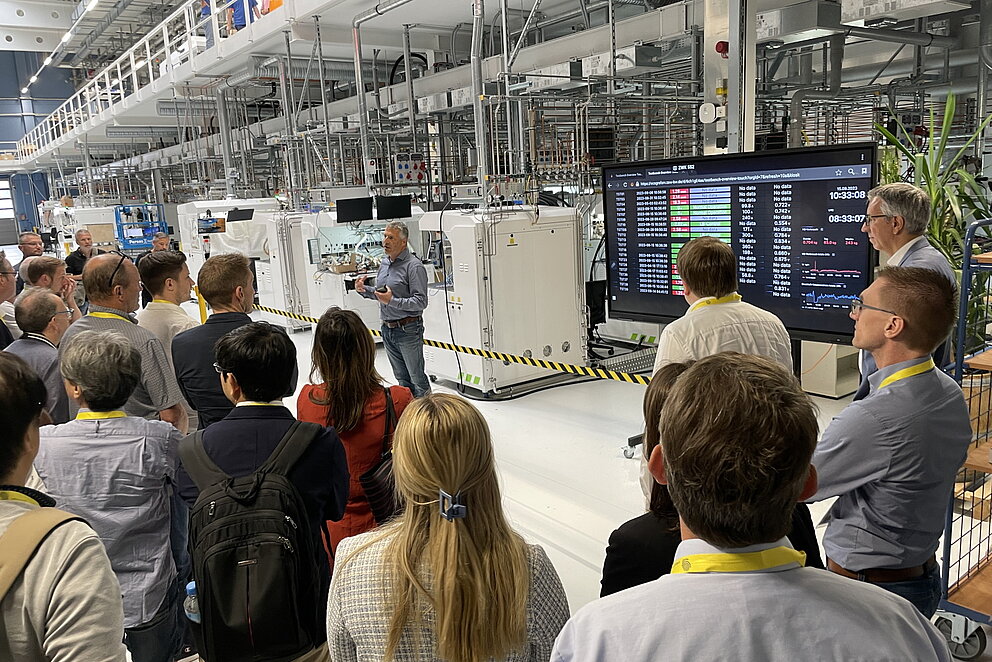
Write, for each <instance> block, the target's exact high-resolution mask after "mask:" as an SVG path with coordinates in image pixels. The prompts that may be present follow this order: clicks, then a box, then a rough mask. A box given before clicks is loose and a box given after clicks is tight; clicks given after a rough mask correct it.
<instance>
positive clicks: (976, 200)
mask: <svg viewBox="0 0 992 662" xmlns="http://www.w3.org/2000/svg"><path fill="white" fill-rule="evenodd" d="M955 109H956V99H955V97H954V95H948V97H947V100H946V102H945V104H944V114H943V120H942V122H941V124H940V126H937V122H936V119H935V117H934V112H933V108H932V107H931V109H930V122H929V126H928V127H927V129H928V134H929V137H928V140H927V143H926V147H925V148H923V149H917V148H916V140H915V137H914V135H913V133H912V132H911V131H910V130H909V129H908V128H907V127H906V126H905V125H903V123H902V122H900V121H898V120H897V121H896V124H897V126H898V132H897V133H898V134H900V135H896V134H894V133H892V132H891V131H889V130H888V129H887V128H886V127H884V126H882V125H880V124H875V129H876V130H877V131H878V132H879V133H880V134H882V136H883V137H885V138H886V140H887V141H888V142H889V144H890V146H891V147H889V148H887V151H888V150H891V149H892V148H894V149H895V150H897V152H898V153H901V154H902V155H903V156H904V157H905V158H906V159H907V161H908V162H909V164H910V166H911V168H912V172H913V178H914V183H915V184H916V185H917V186H919V187H920V188H922V189H923V190H924V191H926V192H927V194H928V195H929V196H930V220H929V222H928V224H927V237H928V238H929V240H930V242H931V243H932V244H933V245H934V247H935V248H937V249H938V250H939V251H940V252H941V253H943V254H944V256H945V257H946V258H947V260H948V262H950V263H951V267H953V268H954V270H955V271H956V272H957V274H958V277H959V279H960V276H961V267H962V263H963V260H964V252H965V246H964V241H965V233H966V231H967V229H968V225H969V224H970V223H971V222H972V221H974V220H975V219H979V218H992V208H990V204H989V196H988V193H989V191H988V189H987V188H986V187H985V185H984V184H983V183H982V182H979V181H976V179H975V176H974V175H973V174H971V172H969V171H968V170H967V168H966V167H965V166H966V165H967V163H968V160H969V158H970V152H971V151H972V148H973V145H974V144H975V141H976V140H977V139H978V137H979V136H980V135H981V133H982V132H983V131H984V130H985V129H986V127H987V126H988V125H989V122H990V121H992V115H990V116H989V117H985V118H981V121H980V122H979V124H978V127H977V128H976V129H975V131H974V132H973V133H972V134H971V135H970V136H968V137H967V138H966V139H965V142H964V144H963V145H961V146H960V147H958V148H957V150H956V151H955V150H950V149H948V142H949V140H950V138H951V132H952V126H953V122H954V112H955ZM893 115H895V113H893ZM891 170H892V161H891V155H889V156H888V159H886V155H885V153H884V152H883V159H882V181H883V182H888V181H900V179H901V178H900V177H898V176H896V177H894V178H892V179H886V177H892V172H891ZM896 171H897V172H898V166H896ZM989 238H990V235H989V234H988V232H987V231H986V232H981V233H980V236H976V239H979V240H983V241H984V240H988V239H989ZM979 243H980V242H979V241H976V244H979ZM972 249H973V250H974V252H976V253H978V252H981V248H980V246H973V247H972ZM988 295H989V279H988V273H982V272H979V273H977V274H976V276H975V278H973V279H972V283H971V294H970V296H969V299H968V308H967V310H968V313H967V320H966V336H965V338H966V339H965V352H966V353H968V354H970V353H971V352H973V351H975V350H977V349H980V348H983V347H984V346H985V344H986V341H985V338H986V328H987V326H988V323H989V319H990V315H989V297H988Z"/></svg>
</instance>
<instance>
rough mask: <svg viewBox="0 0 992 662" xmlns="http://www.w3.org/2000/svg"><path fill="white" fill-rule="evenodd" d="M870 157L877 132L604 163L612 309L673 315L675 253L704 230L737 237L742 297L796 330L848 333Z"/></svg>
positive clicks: (680, 307) (864, 282)
mask: <svg viewBox="0 0 992 662" xmlns="http://www.w3.org/2000/svg"><path fill="white" fill-rule="evenodd" d="M875 164H876V157H875V146H874V145H873V144H851V145H841V146H833V147H826V148H806V149H798V150H783V151H774V152H761V153H755V152H748V153H744V154H733V155H720V156H705V157H697V158H682V159H677V160H666V161H651V162H641V163H628V164H616V165H611V166H606V167H604V168H603V197H604V212H605V218H606V250H607V260H608V270H607V280H608V285H609V302H610V316H611V317H613V318H616V319H628V320H637V321H646V322H659V323H667V322H670V321H672V320H674V319H676V318H678V317H681V316H682V315H683V314H684V313H685V311H686V309H687V308H688V304H687V303H686V301H685V299H684V298H683V296H682V295H683V288H682V281H681V280H680V279H679V275H678V272H677V270H676V265H675V260H676V256H677V255H678V252H679V249H680V248H681V247H682V245H683V244H684V243H686V242H687V241H689V240H690V239H692V238H694V237H701V236H706V235H709V236H712V237H718V238H720V239H722V240H723V241H725V242H727V243H729V244H730V245H731V247H732V248H733V249H734V252H735V253H736V255H737V263H738V274H737V275H738V280H739V282H740V287H739V290H738V291H739V292H740V294H741V295H742V296H743V298H744V301H747V302H748V303H751V304H753V305H755V306H758V307H759V308H763V309H765V310H768V311H770V312H772V313H774V314H776V315H778V317H779V318H780V319H781V320H782V322H783V323H784V324H785V326H786V328H787V329H789V332H790V334H791V335H792V336H793V337H794V338H801V339H811V340H823V341H827V342H846V341H849V340H850V338H851V336H852V335H853V322H852V321H851V319H850V318H849V317H848V311H849V310H850V303H851V300H852V299H854V298H855V297H857V296H858V295H860V293H861V291H862V290H863V289H864V288H865V287H867V286H868V284H869V282H870V279H871V274H872V270H873V259H874V258H873V254H872V252H871V244H870V243H869V242H868V237H867V236H866V235H865V234H864V233H863V232H861V225H862V221H863V219H864V215H865V208H866V206H867V202H868V197H867V194H868V191H869V189H871V187H872V186H873V185H874V182H875V168H876V165H875Z"/></svg>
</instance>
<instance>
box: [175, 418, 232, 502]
mask: <svg viewBox="0 0 992 662" xmlns="http://www.w3.org/2000/svg"><path fill="white" fill-rule="evenodd" d="M179 459H180V460H182V463H183V468H184V469H185V470H186V473H188V474H189V477H190V478H192V479H193V482H194V483H196V487H197V489H199V490H200V491H201V492H202V491H204V490H206V489H207V488H209V487H210V486H211V485H216V484H217V483H220V482H223V481H225V480H228V479H230V476H228V475H227V474H226V473H224V472H223V471H221V470H220V467H218V466H217V463H216V462H214V461H213V460H211V459H210V456H209V455H207V449H206V448H204V447H203V430H197V431H196V432H194V433H193V434H191V435H189V436H188V437H186V438H185V439H183V440H182V441H181V442H179Z"/></svg>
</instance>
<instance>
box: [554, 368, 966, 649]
mask: <svg viewBox="0 0 992 662" xmlns="http://www.w3.org/2000/svg"><path fill="white" fill-rule="evenodd" d="M658 431H659V436H660V437H661V444H659V445H658V446H656V447H655V448H654V450H653V451H652V452H651V458H650V460H649V466H650V468H651V473H652V474H653V475H654V476H655V478H656V479H657V480H658V481H659V482H663V483H665V484H667V485H668V490H669V493H670V494H671V497H672V501H673V503H674V504H675V508H676V510H677V511H678V513H679V526H680V528H681V535H682V542H681V543H680V544H679V547H678V550H677V551H676V554H675V563H674V565H673V566H672V573H671V574H669V575H664V576H662V577H661V578H660V579H657V580H655V581H653V582H648V583H647V584H641V585H640V586H635V587H634V588H631V589H627V590H626V591H621V592H619V593H614V594H613V595H610V596H608V597H606V598H603V599H601V600H597V601H596V602H592V603H590V604H588V605H586V606H585V607H583V608H582V609H580V610H579V611H578V613H576V614H575V616H573V617H572V618H571V619H570V620H569V621H568V623H566V624H565V627H564V628H563V629H562V631H561V634H560V635H559V636H558V640H557V641H556V642H555V648H554V650H553V651H552V653H551V661H552V662H586V661H588V662H594V661H595V662H611V661H613V660H618V661H620V660H622V661H623V662H642V661H643V662H649V661H654V660H666V661H676V662H678V661H685V662H688V661H690V660H691V661H693V662H695V661H697V660H727V659H733V660H855V659H857V660H892V661H895V660H899V661H900V662H905V661H910V660H940V661H949V660H950V659H951V656H950V653H949V652H948V650H947V644H946V643H945V641H944V638H943V636H942V635H941V634H940V633H939V632H938V631H937V629H936V628H935V627H934V626H933V625H932V624H931V623H930V622H928V621H927V620H926V619H925V618H923V616H922V615H920V613H919V612H918V611H916V610H915V609H914V608H913V606H912V605H910V604H909V603H908V602H906V601H905V600H903V599H901V598H899V597H897V596H894V595H892V594H891V593H887V592H886V591H883V590H881V589H879V588H877V587H875V586H871V585H869V584H863V583H858V582H855V581H851V580H848V579H844V578H843V577H838V576H836V575H834V574H832V573H829V572H826V571H824V570H817V569H815V568H805V567H803V563H804V562H805V555H804V554H803V553H801V552H797V551H796V550H795V549H793V548H792V547H791V546H790V545H789V542H788V539H787V538H786V537H785V533H786V531H788V529H789V524H790V521H791V517H792V512H793V508H794V506H795V502H796V500H797V499H800V498H803V497H809V496H810V495H812V494H813V493H814V492H815V491H816V479H817V472H816V470H815V469H813V467H812V466H810V457H811V455H812V453H813V449H814V447H815V446H816V433H817V422H816V412H815V409H814V407H813V404H812V402H811V401H810V399H809V396H807V395H806V394H805V393H803V391H802V388H801V387H800V385H799V382H798V381H797V380H796V379H795V377H793V376H792V375H791V374H790V373H789V372H788V371H786V370H785V369H784V368H782V367H781V366H780V365H778V364H776V363H775V362H773V361H771V360H769V359H766V358H762V357H758V356H746V355H743V354H737V353H733V352H725V353H721V354H716V355H714V356H710V357H707V358H704V359H702V360H700V361H697V362H696V363H695V364H694V365H693V366H692V367H690V368H689V369H688V370H687V371H686V372H685V373H683V374H682V375H681V376H680V377H679V378H678V379H677V381H676V382H675V385H674V386H673V387H672V390H671V392H670V393H669V395H668V400H667V401H666V402H665V409H664V412H663V413H662V416H661V421H660V425H659V430H658Z"/></svg>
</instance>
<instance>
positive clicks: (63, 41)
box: [62, 30, 72, 44]
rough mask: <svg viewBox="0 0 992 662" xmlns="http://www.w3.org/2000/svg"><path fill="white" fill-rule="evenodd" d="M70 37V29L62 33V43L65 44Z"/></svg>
mask: <svg viewBox="0 0 992 662" xmlns="http://www.w3.org/2000/svg"><path fill="white" fill-rule="evenodd" d="M70 39H72V30H70V31H69V32H66V33H65V34H64V35H62V43H63V44H66V43H68V42H69V40H70Z"/></svg>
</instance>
